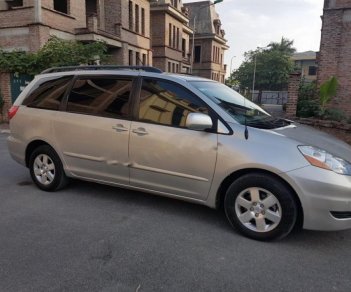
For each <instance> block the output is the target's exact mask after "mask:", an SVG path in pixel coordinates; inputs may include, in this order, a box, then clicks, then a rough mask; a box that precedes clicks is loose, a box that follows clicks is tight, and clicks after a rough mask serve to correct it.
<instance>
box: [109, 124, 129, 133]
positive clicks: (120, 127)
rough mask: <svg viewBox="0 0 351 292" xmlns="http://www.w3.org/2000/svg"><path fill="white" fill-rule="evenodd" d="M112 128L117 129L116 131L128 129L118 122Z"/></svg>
mask: <svg viewBox="0 0 351 292" xmlns="http://www.w3.org/2000/svg"><path fill="white" fill-rule="evenodd" d="M112 129H114V130H116V132H126V131H128V129H127V128H125V127H124V126H123V125H122V124H117V125H116V126H112Z"/></svg>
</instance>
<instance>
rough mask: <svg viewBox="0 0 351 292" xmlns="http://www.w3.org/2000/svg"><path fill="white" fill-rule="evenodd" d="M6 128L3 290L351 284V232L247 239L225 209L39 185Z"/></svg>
mask: <svg viewBox="0 0 351 292" xmlns="http://www.w3.org/2000/svg"><path fill="white" fill-rule="evenodd" d="M5 139H6V134H5V133H3V134H0V291H74V292H77V291H139V292H140V291H350V289H351V268H350V267H351V247H350V246H351V232H350V231H343V232H312V231H302V232H299V233H294V234H292V235H290V236H289V237H288V238H287V239H285V240H283V241H280V242H272V243H262V242H256V241H253V240H250V239H246V238H244V237H242V236H241V235H239V234H238V233H236V232H235V231H234V230H232V229H231V227H230V226H229V224H228V223H227V221H226V219H225V217H224V216H223V214H222V213H221V212H218V211H215V210H211V209H209V208H206V207H202V206H197V205H193V204H189V203H184V202H180V201H176V200H172V199H167V198H161V197H156V196H152V195H148V194H144V193H141V192H133V191H126V190H122V189H118V188H112V187H107V186H102V185H97V184H92V183H85V182H78V181H74V182H72V183H71V184H70V185H69V186H68V187H67V188H66V189H64V190H62V191H60V192H57V193H45V192H42V191H40V190H38V189H37V188H36V187H35V186H34V185H33V184H32V183H31V180H30V177H29V174H28V171H27V169H25V168H23V167H22V166H20V165H18V164H16V163H15V162H14V161H12V160H11V159H10V157H9V155H8V152H7V148H6V143H5Z"/></svg>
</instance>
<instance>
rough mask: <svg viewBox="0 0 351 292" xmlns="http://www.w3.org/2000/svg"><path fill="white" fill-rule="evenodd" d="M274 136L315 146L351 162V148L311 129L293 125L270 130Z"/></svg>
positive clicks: (296, 124) (332, 137) (297, 124)
mask: <svg viewBox="0 0 351 292" xmlns="http://www.w3.org/2000/svg"><path fill="white" fill-rule="evenodd" d="M271 131H273V132H275V133H276V134H279V135H283V136H285V137H287V138H290V139H293V140H295V141H297V142H298V143H301V145H309V146H315V147H318V148H320V149H323V150H326V151H327V152H329V153H331V154H334V155H335V156H338V157H340V158H343V159H346V160H347V161H349V162H351V146H350V145H348V144H347V143H345V142H343V141H341V140H339V139H337V138H335V137H334V136H331V135H329V134H327V133H324V132H321V131H318V130H316V129H314V128H312V127H309V126H305V125H301V124H299V123H294V124H292V125H291V126H288V127H285V128H278V129H273V130H271Z"/></svg>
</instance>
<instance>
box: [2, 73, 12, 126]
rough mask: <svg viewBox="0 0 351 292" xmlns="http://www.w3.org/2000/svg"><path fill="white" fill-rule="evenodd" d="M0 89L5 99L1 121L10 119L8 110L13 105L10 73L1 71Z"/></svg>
mask: <svg viewBox="0 0 351 292" xmlns="http://www.w3.org/2000/svg"><path fill="white" fill-rule="evenodd" d="M0 90H1V95H2V98H3V99H4V101H5V104H4V107H3V108H2V112H0V121H8V116H7V111H8V110H9V108H10V107H11V106H12V99H11V76H10V73H3V72H1V73H0Z"/></svg>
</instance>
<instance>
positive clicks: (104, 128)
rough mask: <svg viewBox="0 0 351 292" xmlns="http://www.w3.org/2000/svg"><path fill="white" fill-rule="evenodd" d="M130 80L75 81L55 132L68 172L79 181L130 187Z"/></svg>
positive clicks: (109, 77)
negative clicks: (95, 181) (105, 182)
mask: <svg viewBox="0 0 351 292" xmlns="http://www.w3.org/2000/svg"><path fill="white" fill-rule="evenodd" d="M132 82H133V81H132V80H131V79H130V78H129V79H128V78H119V77H118V78H117V77H115V76H98V77H94V76H88V77H81V78H78V79H77V80H75V82H74V85H73V88H72V90H71V92H70V94H69V96H68V101H67V109H66V112H58V115H57V117H56V119H55V122H54V131H55V136H56V140H57V143H58V144H59V147H60V152H61V153H62V154H63V158H64V161H65V163H66V165H67V168H68V169H69V171H70V172H71V173H72V174H73V175H75V176H79V177H83V178H89V179H93V180H98V181H107V182H114V183H119V184H124V185H128V184H129V168H128V161H129V160H128V143H129V131H130V126H131V121H130V95H131V89H132Z"/></svg>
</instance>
